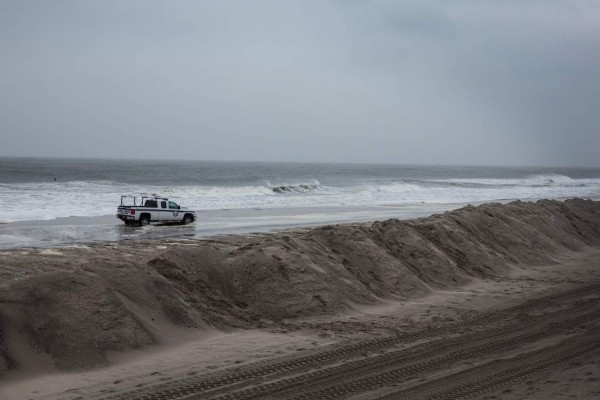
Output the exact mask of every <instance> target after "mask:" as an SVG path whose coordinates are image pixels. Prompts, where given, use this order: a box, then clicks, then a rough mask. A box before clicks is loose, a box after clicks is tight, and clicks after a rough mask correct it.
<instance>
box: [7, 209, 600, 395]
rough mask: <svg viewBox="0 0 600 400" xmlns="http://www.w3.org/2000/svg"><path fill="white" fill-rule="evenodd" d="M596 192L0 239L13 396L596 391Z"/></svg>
mask: <svg viewBox="0 0 600 400" xmlns="http://www.w3.org/2000/svg"><path fill="white" fill-rule="evenodd" d="M599 289H600V202H595V201H590V200H567V201H564V202H560V201H550V200H541V201H538V202H535V203H527V202H518V201H517V202H512V203H509V204H492V203H490V204H484V205H481V206H477V207H474V206H467V207H464V208H461V209H459V210H454V211H449V212H446V213H443V214H437V215H433V216H431V217H427V218H420V219H413V220H405V221H401V220H397V219H391V220H386V221H379V222H361V223H349V224H338V225H327V226H321V227H316V228H294V229H290V230H287V231H282V232H277V233H256V234H238V235H223V236H218V237H211V238H205V239H201V240H200V239H195V238H188V239H186V238H158V239H145V240H128V241H119V242H105V243H94V244H77V245H71V246H67V247H54V248H47V249H42V248H22V249H12V250H4V251H1V252H0V398H7V399H72V400H74V399H184V398H185V399H208V398H211V399H212V398H215V399H216V398H227V399H250V398H256V399H263V398H274V399H275V398H298V399H301V398H303V399H316V398H320V399H334V398H356V399H375V398H389V399H394V398H415V399H425V398H489V399H492V398H502V399H532V398H536V399H547V398H558V399H561V398H565V399H567V398H579V399H591V398H596V397H598V396H600V368H598V363H599V362H600V353H599V352H598V350H597V349H598V348H600V335H599V334H598V333H597V332H598V324H599V323H600V302H599V301H598V300H599V299H600V290H599Z"/></svg>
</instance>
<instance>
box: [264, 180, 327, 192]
mask: <svg viewBox="0 0 600 400" xmlns="http://www.w3.org/2000/svg"><path fill="white" fill-rule="evenodd" d="M326 190H327V189H326V188H325V187H324V186H321V184H319V183H309V184H305V183H302V184H296V185H277V186H271V191H272V192H273V193H277V194H289V193H310V192H325V191H326Z"/></svg>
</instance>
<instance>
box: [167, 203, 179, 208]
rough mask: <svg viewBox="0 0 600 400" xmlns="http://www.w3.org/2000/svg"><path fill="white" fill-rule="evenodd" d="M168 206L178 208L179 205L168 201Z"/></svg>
mask: <svg viewBox="0 0 600 400" xmlns="http://www.w3.org/2000/svg"><path fill="white" fill-rule="evenodd" d="M169 208H173V209H178V208H179V206H178V205H177V204H176V203H173V202H172V201H170V202H169Z"/></svg>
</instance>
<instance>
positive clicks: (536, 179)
mask: <svg viewBox="0 0 600 400" xmlns="http://www.w3.org/2000/svg"><path fill="white" fill-rule="evenodd" d="M140 192H145V193H160V194H162V195H165V196H170V197H173V198H174V199H175V201H177V202H178V203H180V204H181V205H183V206H186V207H189V208H192V209H196V210H215V209H238V208H242V209H244V208H286V207H287V208H292V207H336V206H376V205H392V204H415V203H430V204H456V203H467V202H482V201H493V200H510V199H537V198H566V197H591V198H599V197H600V178H597V179H572V178H570V177H567V176H563V175H533V176H530V177H527V178H522V179H505V178H502V179H492V178H485V179H445V180H440V179H437V180H423V181H403V180H396V181H392V180H389V181H387V182H378V183H376V184H371V183H368V182H367V183H365V182H362V183H361V182H359V181H357V183H355V184H354V185H346V186H341V185H340V186H336V185H332V184H329V185H322V184H321V183H320V182H318V181H315V180H308V181H305V182H289V183H272V182H265V184H264V185H255V186H253V185H247V186H202V185H193V186H192V185H191V186H149V185H127V184H123V183H116V182H111V181H92V182H85V181H73V182H50V183H18V184H2V185H0V204H2V207H1V208H0V221H5V222H11V221H23V220H47V219H54V218H58V217H69V216H100V215H110V214H114V213H115V210H116V207H117V205H118V203H119V196H120V195H122V194H127V193H140Z"/></svg>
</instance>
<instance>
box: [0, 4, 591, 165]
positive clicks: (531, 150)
mask: <svg viewBox="0 0 600 400" xmlns="http://www.w3.org/2000/svg"><path fill="white" fill-rule="evenodd" d="M599 126H600V1H595V0H590V1H584V0H581V1H579V0H578V1H567V0H564V1H553V0H539V1H534V0H514V1H508V0H504V1H475V0H473V1H466V0H463V1H447V0H444V1H416V0H415V1H358V0H338V1H334V0H331V1H325V0H315V1H308V0H307V1H285V0H273V1H224V0H217V1H186V0H179V1H152V0H140V1H137V0H136V1H133V0H118V1H91V0H90V1H84V0H77V1H76V0H72V1H66V0H56V1H47V0H42V1H28V0H12V1H6V0H0V155H4V156H53V157H62V156H66V157H115V158H168V159H177V158H183V159H204V160H265V161H334V162H385V163H434V164H494V165H588V166H600V157H599V156H598V155H599V152H600V131H599Z"/></svg>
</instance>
